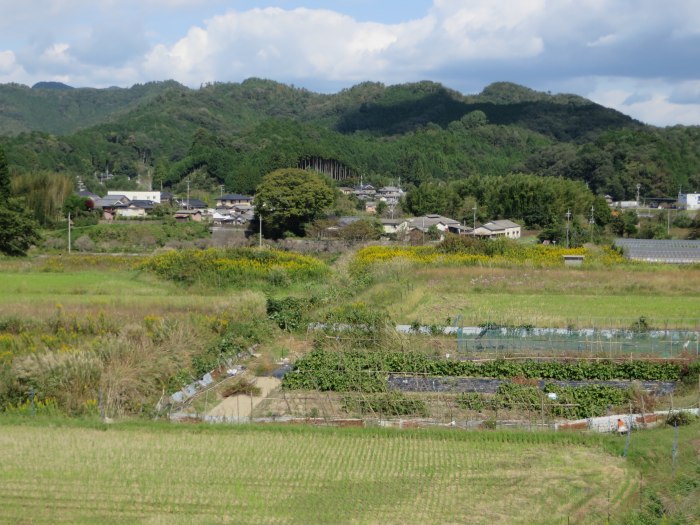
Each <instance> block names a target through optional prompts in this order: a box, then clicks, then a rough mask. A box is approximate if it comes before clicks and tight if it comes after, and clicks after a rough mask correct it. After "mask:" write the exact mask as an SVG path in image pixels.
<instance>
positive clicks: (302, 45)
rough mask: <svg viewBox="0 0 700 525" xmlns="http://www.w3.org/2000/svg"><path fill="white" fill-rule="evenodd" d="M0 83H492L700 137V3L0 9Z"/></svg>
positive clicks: (208, 0)
mask: <svg viewBox="0 0 700 525" xmlns="http://www.w3.org/2000/svg"><path fill="white" fill-rule="evenodd" d="M0 13H2V16H1V17H0V83H9V82H15V83H20V84H26V85H32V84H34V83H36V82H39V81H59V82H64V83H66V84H69V85H71V86H74V87H100V88H101V87H110V86H120V87H129V86H132V85H134V84H138V83H144V82H149V81H158V80H168V79H174V80H177V81H178V82H181V83H182V84H185V85H187V86H190V87H192V88H197V87H199V86H200V85H202V84H203V83H208V82H241V81H243V80H245V79H246V78H249V77H260V78H268V79H272V80H276V81H279V82H284V83H286V84H293V85H295V86H298V87H304V88H307V89H310V90H312V91H316V92H323V93H335V92H337V91H339V90H341V89H344V88H348V87H351V86H353V85H355V84H357V83H359V82H363V81H374V82H383V83H384V84H387V85H390V84H397V83H404V82H416V81H420V80H432V81H435V82H440V83H442V84H444V85H445V86H447V87H449V88H451V89H455V90H457V91H460V92H462V93H464V94H476V93H479V92H481V90H483V88H484V87H486V86H487V85H489V84H490V83H492V82H498V81H508V82H515V83H518V84H521V85H524V86H527V87H530V88H532V89H536V90H538V91H548V92H552V93H575V94H578V95H581V96H584V97H587V98H589V99H591V100H593V101H595V102H597V103H599V104H602V105H604V106H607V107H611V108H615V109H617V110H619V111H621V112H623V113H625V114H627V115H630V116H632V117H634V118H636V119H638V120H641V121H642V122H645V123H648V124H653V125H657V126H671V125H676V124H684V125H700V2H698V1H697V0H666V1H665V2H660V1H658V0H575V1H574V0H401V1H393V0H326V1H320V0H266V1H258V2H255V1H251V0H0Z"/></svg>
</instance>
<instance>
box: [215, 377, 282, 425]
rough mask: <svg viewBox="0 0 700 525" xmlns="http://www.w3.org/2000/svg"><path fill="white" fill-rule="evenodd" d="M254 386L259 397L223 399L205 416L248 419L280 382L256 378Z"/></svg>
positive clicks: (238, 396) (240, 396) (273, 379)
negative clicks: (257, 389)
mask: <svg viewBox="0 0 700 525" xmlns="http://www.w3.org/2000/svg"><path fill="white" fill-rule="evenodd" d="M255 386H257V387H259V388H260V396H253V397H251V396H247V395H243V394H241V395H237V396H231V397H227V398H225V399H223V400H222V401H221V403H219V404H218V405H216V406H215V407H214V408H212V409H211V410H210V411H209V412H208V413H207V415H208V416H217V417H225V418H231V419H234V418H238V419H240V418H248V417H250V413H251V411H252V410H253V409H254V408H255V407H256V406H258V405H259V404H260V402H261V401H262V400H263V399H265V398H266V397H267V395H268V394H269V393H270V392H272V391H273V390H274V389H276V388H277V387H279V386H280V380H279V379H277V378H274V377H256V378H255Z"/></svg>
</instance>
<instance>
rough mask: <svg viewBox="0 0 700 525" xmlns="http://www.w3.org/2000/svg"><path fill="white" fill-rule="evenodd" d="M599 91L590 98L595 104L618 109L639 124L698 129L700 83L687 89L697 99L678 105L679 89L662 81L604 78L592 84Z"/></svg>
mask: <svg viewBox="0 0 700 525" xmlns="http://www.w3.org/2000/svg"><path fill="white" fill-rule="evenodd" d="M592 81H593V82H595V83H596V84H597V87H596V89H595V90H593V91H592V92H590V93H588V94H587V95H586V96H588V97H589V98H590V99H591V100H593V101H594V102H597V103H598V104H601V105H603V106H606V107H611V108H614V109H617V110H618V111H620V112H622V113H625V114H626V115H632V116H634V118H636V119H637V120H640V121H642V122H644V123H647V124H652V125H657V126H667V125H674V124H684V125H696V124H698V123H699V122H700V83H698V82H693V83H689V84H687V85H686V87H687V89H688V93H692V92H693V90H694V93H695V99H694V101H693V102H690V103H687V102H686V103H678V102H676V101H674V98H673V95H674V93H675V92H676V91H677V88H676V87H674V86H673V85H672V84H669V83H668V82H666V81H663V80H660V79H653V80H638V79H631V78H604V79H597V80H592Z"/></svg>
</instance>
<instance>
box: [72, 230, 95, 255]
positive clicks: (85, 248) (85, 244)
mask: <svg viewBox="0 0 700 525" xmlns="http://www.w3.org/2000/svg"><path fill="white" fill-rule="evenodd" d="M73 246H74V247H75V248H77V250H78V251H81V252H92V251H94V250H95V242H94V241H93V240H92V239H91V238H90V237H89V236H88V235H87V234H85V235H81V236H80V237H78V238H77V239H76V240H75V242H73Z"/></svg>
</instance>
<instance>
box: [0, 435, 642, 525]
mask: <svg viewBox="0 0 700 525" xmlns="http://www.w3.org/2000/svg"><path fill="white" fill-rule="evenodd" d="M595 443H600V440H595V439H592V438H586V437H584V436H580V435H572V434H563V435H549V434H541V433H500V432H493V433H461V432H454V431H421V432H409V431H405V432H388V431H379V430H367V429H365V430H362V431H357V430H355V429H312V428H277V427H270V428H260V427H255V426H252V427H247V428H240V427H238V428H236V429H227V428H216V429H214V428H204V427H185V428H172V427H171V428H166V427H163V426H141V427H128V426H126V427H124V426H122V427H112V428H100V429H91V428H79V427H65V426H60V425H59V426H53V425H51V426H49V425H44V426H42V425H37V426H28V425H27V426H21V425H12V424H9V425H3V431H2V433H0V522H3V523H36V524H40V523H51V524H57V523H71V524H80V523H125V522H129V523H168V524H171V523H172V524H178V523H279V522H284V523H328V522H334V523H357V522H360V523H367V522H372V523H465V522H468V523H489V524H491V523H533V522H537V523H562V522H563V523H566V521H567V519H570V520H571V521H572V522H576V523H586V522H590V523H600V522H601V521H602V520H604V518H605V516H606V515H608V514H609V513H613V514H614V513H615V512H616V511H617V510H618V507H619V506H620V505H623V504H624V502H625V501H626V500H627V499H628V497H629V496H630V495H631V494H632V493H633V492H634V490H635V481H634V480H635V479H636V477H635V476H636V474H635V472H634V471H633V470H632V469H630V468H629V467H628V466H627V465H626V464H625V463H624V462H623V460H622V459H621V458H619V457H613V456H611V455H609V454H607V453H605V452H603V451H602V450H601V449H599V448H598V447H596V446H594V444H595Z"/></svg>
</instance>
